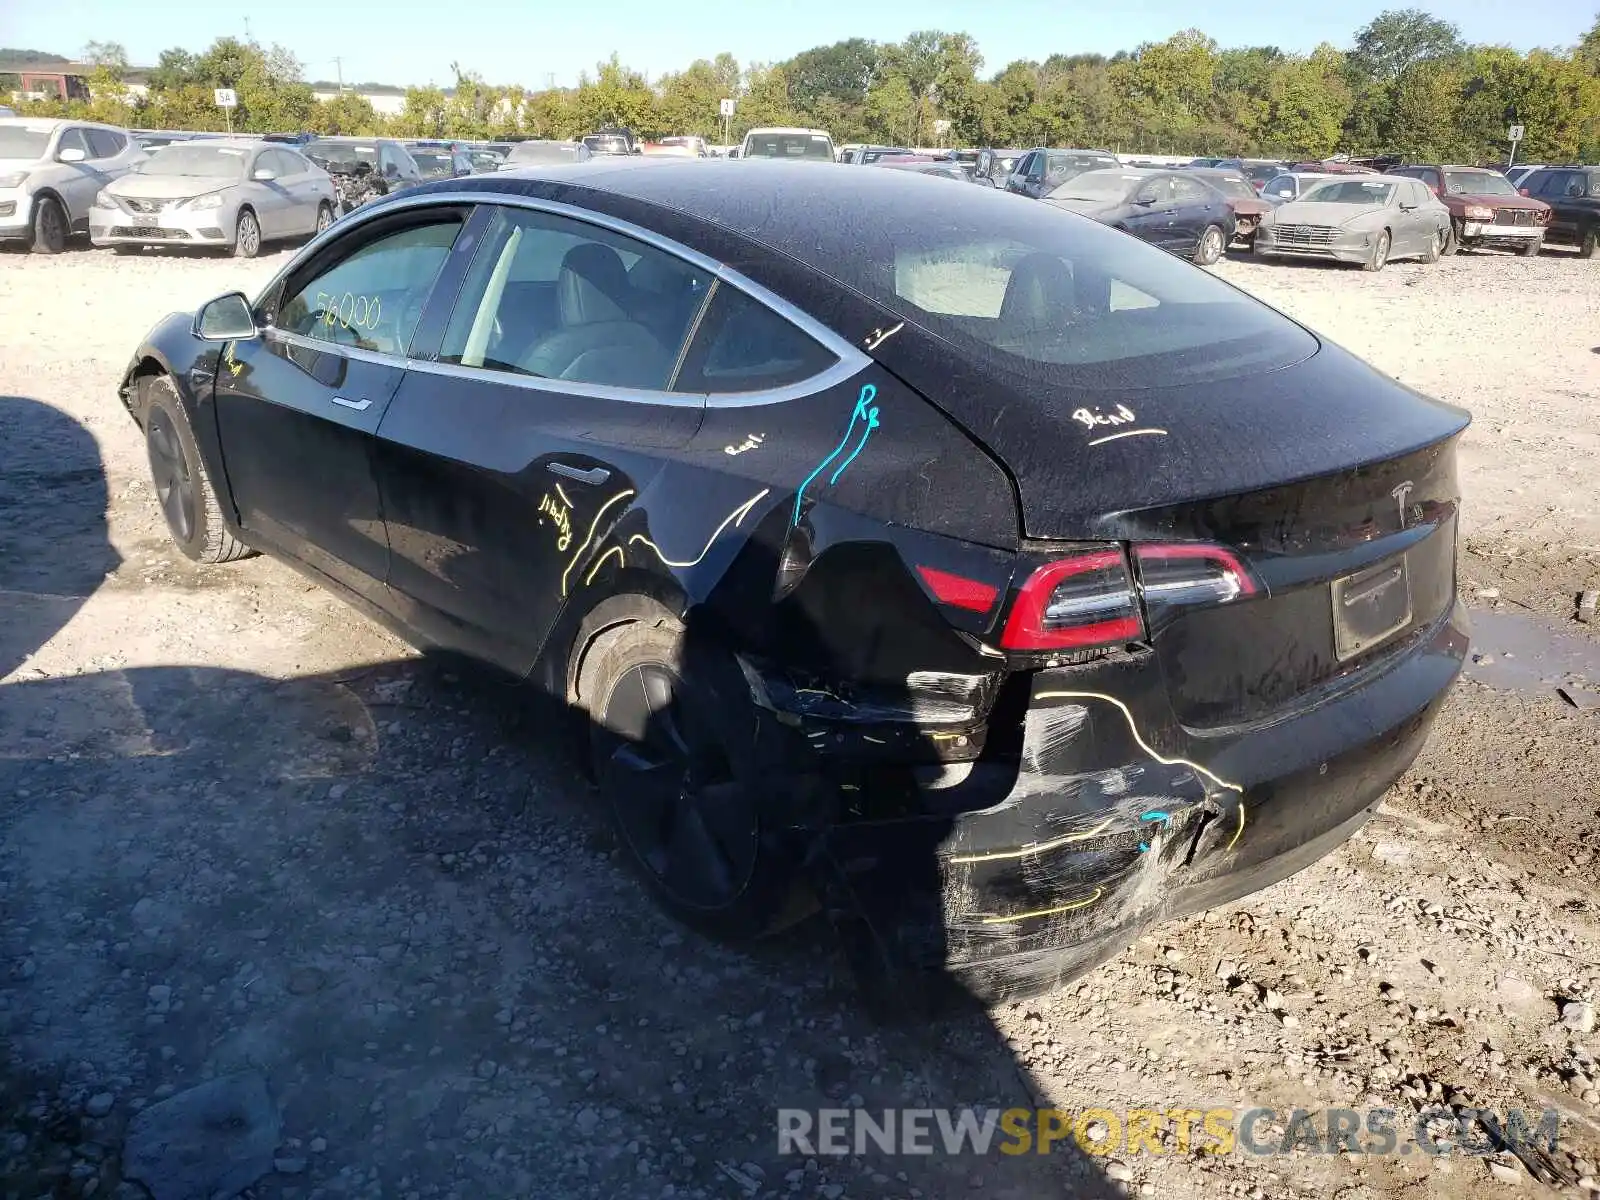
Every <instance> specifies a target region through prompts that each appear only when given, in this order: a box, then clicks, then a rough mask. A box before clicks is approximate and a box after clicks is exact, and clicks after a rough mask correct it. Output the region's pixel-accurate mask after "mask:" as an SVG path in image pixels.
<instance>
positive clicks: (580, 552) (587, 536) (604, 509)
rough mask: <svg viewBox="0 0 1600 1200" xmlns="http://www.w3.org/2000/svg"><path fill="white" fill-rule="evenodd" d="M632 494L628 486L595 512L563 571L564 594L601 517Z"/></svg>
mask: <svg viewBox="0 0 1600 1200" xmlns="http://www.w3.org/2000/svg"><path fill="white" fill-rule="evenodd" d="M631 495H633V489H632V488H628V489H627V490H626V491H622V492H618V493H617V494H616V495H615V496H613V497H611V499H609V500H607V501H606V502H605V503H604V504H602V505H601V506H600V511H599V512H597V513H595V514H594V520H593V521H591V522H590V523H589V532H588V533H587V534H585V535H584V539H583V545H581V546H579V547H578V549H577V551H576V552H575V553H574V554H573V556H572V558H571V559H569V560H568V562H567V569H566V570H564V571H562V572H561V594H562V595H563V596H565V595H566V594H567V586H568V581H569V580H570V579H571V577H572V569H573V568H574V567H576V566H577V565H578V561H579V560H580V559H581V558H583V556H584V554H585V552H587V551H588V549H589V545H590V543H592V542H593V541H594V534H595V530H597V529H598V528H600V519H601V518H602V517H604V516H605V515H606V513H607V512H608V511H609V510H610V509H611V507H612V506H613V505H615V504H617V503H618V502H619V501H622V500H626V499H627V498H628V497H629V496H631Z"/></svg>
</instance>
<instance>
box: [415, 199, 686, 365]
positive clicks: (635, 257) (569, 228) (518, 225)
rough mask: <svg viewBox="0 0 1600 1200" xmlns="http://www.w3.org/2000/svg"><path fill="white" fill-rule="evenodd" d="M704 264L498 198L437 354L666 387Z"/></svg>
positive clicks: (467, 362)
mask: <svg viewBox="0 0 1600 1200" xmlns="http://www.w3.org/2000/svg"><path fill="white" fill-rule="evenodd" d="M710 286H711V276H710V273H709V272H706V271H702V270H701V269H700V268H699V267H696V266H694V265H693V264H691V263H688V262H685V261H683V260H682V259H679V258H676V257H674V256H673V255H671V254H668V253H667V252H666V251H664V250H660V249H658V248H656V247H654V246H650V245H646V244H645V243H643V242H638V241H635V240H634V239H632V238H630V237H626V236H624V235H622V234H619V233H615V232H613V231H612V230H609V229H605V228H602V227H600V226H597V225H589V224H586V223H584V222H582V221H574V220H571V219H570V218H567V217H561V216H556V215H554V214H552V213H544V212H534V211H529V210H521V209H500V210H498V212H497V213H496V215H495V218H494V223H493V225H492V226H491V228H490V230H489V231H488V232H487V233H486V234H485V235H484V238H483V241H482V244H481V245H480V247H479V249H478V251H477V253H476V255H474V257H473V260H472V266H471V268H470V269H469V271H468V272H467V278H466V281H465V282H464V283H463V284H462V287H461V295H460V298H459V299H458V300H457V302H456V308H455V312H454V313H453V314H452V315H451V318H450V324H449V326H448V328H447V329H446V330H445V335H444V341H443V343H442V345H441V348H440V354H439V360H440V361H441V362H447V363H454V364H456V365H458V366H463V367H481V368H484V369H485V370H494V371H509V372H512V373H515V374H519V375H529V376H534V377H537V378H541V379H559V380H565V381H567V382H570V383H580V384H599V385H605V386H610V387H624V388H638V389H642V390H648V391H665V390H667V388H668V387H669V385H670V383H671V380H672V376H673V374H674V373H675V372H676V370H677V368H678V362H679V358H680V355H681V353H682V351H683V346H684V342H685V340H686V339H687V337H688V335H689V330H690V327H691V325H692V324H693V322H694V318H695V316H696V314H697V313H698V312H699V311H700V308H701V307H702V306H703V305H704V303H705V299H706V294H707V292H708V291H709V290H710Z"/></svg>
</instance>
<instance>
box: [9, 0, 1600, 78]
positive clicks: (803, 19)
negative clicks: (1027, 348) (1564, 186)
mask: <svg viewBox="0 0 1600 1200" xmlns="http://www.w3.org/2000/svg"><path fill="white" fill-rule="evenodd" d="M1409 5H1415V6H1417V7H1422V8H1426V9H1427V10H1428V11H1430V12H1432V13H1433V14H1434V15H1435V16H1437V17H1441V18H1443V19H1444V20H1447V21H1452V22H1454V23H1455V24H1456V25H1458V26H1459V27H1460V29H1461V32H1462V35H1463V36H1464V37H1465V38H1466V39H1467V40H1468V41H1469V42H1488V43H1496V44H1506V45H1511V46H1514V47H1516V48H1518V49H1521V50H1527V49H1531V48H1532V47H1534V46H1548V47H1563V46H1570V45H1573V44H1574V43H1576V42H1577V41H1578V39H1579V38H1580V37H1581V36H1582V35H1583V33H1584V31H1585V30H1587V29H1588V28H1589V26H1590V25H1591V24H1593V22H1594V20H1595V16H1596V11H1597V9H1600V0H1514V2H1510V3H1508V2H1507V0H1433V2H1432V3H1428V2H1427V0H1389V2H1388V3H1382V2H1381V0H1379V2H1374V0H1349V2H1346V3H1329V2H1327V0H1321V2H1316V0H1265V2H1264V3H1254V4H1223V5H1216V6H1211V12H1210V13H1209V14H1208V15H1206V16H1204V17H1203V18H1202V17H1201V16H1200V15H1199V14H1200V13H1201V12H1202V11H1204V9H1205V8H1206V7H1208V6H1202V5H1197V4H1195V3H1194V0H1123V2H1122V3H1106V0H878V2H877V3H876V4H864V3H862V2H861V0H743V2H742V3H734V2H732V0H604V2H603V3H602V4H558V3H551V2H550V0H545V2H544V3H529V2H528V0H462V2H461V3H459V4H443V5H441V4H438V3H423V2H421V0H387V2H385V3H382V4H370V3H369V4H360V3H358V4H342V3H338V2H337V0H332V2H330V0H272V2H271V3H269V4H263V5H238V6H235V5H230V4H229V3H227V0H222V2H221V3H217V2H215V0H213V2H212V3H200V4H197V3H195V2H194V0H136V2H134V3H128V2H127V0H46V2H43V3H28V2H27V0H0V45H4V46H17V47H26V48H28V49H33V50H47V51H51V52H53V53H57V54H64V55H72V56H75V55H77V54H78V53H79V52H80V51H81V50H82V48H83V46H84V45H85V43H87V42H90V41H109V42H121V43H122V44H123V45H124V46H125V47H126V48H127V50H128V55H129V58H130V59H131V60H132V62H133V63H134V64H135V65H136V66H149V65H152V64H154V62H155V60H156V57H157V55H158V54H159V53H160V52H161V51H162V50H164V49H166V48H167V47H169V46H172V45H175V44H181V45H183V46H184V47H185V48H187V49H191V50H199V49H203V48H204V47H205V46H207V45H209V44H210V43H211V42H212V40H214V39H215V38H217V37H220V36H223V35H229V34H231V35H233V36H241V37H242V36H244V35H245V34H246V33H247V32H248V34H249V35H250V36H252V37H254V38H256V39H257V40H258V41H261V42H264V43H268V44H270V43H273V42H279V43H282V44H283V45H284V46H286V47H287V48H288V49H290V50H291V51H293V52H294V53H295V54H296V55H297V56H298V57H299V58H300V61H301V62H302V63H303V64H304V67H305V72H306V78H308V79H333V78H335V77H336V75H337V72H338V70H339V66H337V65H336V64H335V62H334V59H335V56H338V57H340V58H342V59H343V63H342V69H343V77H344V80H345V82H346V83H357V82H366V81H375V82H380V83H392V84H399V85H407V84H425V83H429V82H433V83H438V84H447V83H449V82H451V81H452V79H453V76H452V74H451V70H450V64H451V63H452V62H459V63H460V64H461V66H462V67H463V69H466V70H475V71H477V72H479V73H480V74H481V75H483V76H484V78H485V79H487V80H488V81H489V82H490V83H501V84H506V83H520V84H523V85H524V86H529V87H543V86H547V85H548V84H549V83H550V82H551V81H552V77H553V81H554V82H555V83H556V84H558V85H570V84H574V83H576V82H577V79H578V74H579V72H580V71H583V70H586V69H587V70H592V69H593V66H594V64H595V63H596V62H597V61H599V60H601V59H604V58H607V57H609V56H610V54H611V52H612V51H616V53H617V54H618V55H619V56H620V57H621V59H622V61H623V62H624V63H625V64H627V65H628V66H631V67H634V68H635V69H638V70H642V71H644V72H646V73H647V74H648V75H650V76H651V77H652V78H654V77H656V76H658V75H661V74H663V73H665V72H667V71H673V70H678V69H681V68H683V67H685V66H687V65H688V64H689V63H690V62H692V61H694V59H696V58H711V57H713V56H714V55H715V54H717V52H718V51H722V50H727V51H729V52H730V53H732V54H733V55H734V57H735V58H737V59H738V60H739V62H740V63H741V64H746V63H749V62H775V61H779V60H781V59H785V58H788V57H789V56H791V55H793V54H796V53H798V52H799V51H801V50H805V49H808V48H809V47H812V46H818V45H825V44H827V43H829V42H835V41H839V40H841V39H844V38H850V37H865V38H870V39H872V40H874V41H898V40H900V39H901V38H903V37H905V35H906V34H908V33H910V32H911V31H913V30H917V29H942V30H945V31H949V32H958V31H959V32H965V33H969V34H971V35H972V36H973V37H975V38H976V39H977V41H978V45H979V48H980V49H981V50H982V52H983V56H984V60H985V65H984V69H985V71H986V72H994V71H998V70H999V69H1000V68H1001V67H1003V66H1005V65H1006V64H1007V63H1009V62H1011V61H1013V60H1015V59H1019V58H1033V59H1042V58H1045V57H1047V56H1048V55H1050V54H1052V53H1057V52H1060V53H1067V54H1072V53H1092V52H1097V53H1101V54H1111V53H1114V52H1115V51H1117V50H1123V49H1129V50H1131V49H1133V48H1134V47H1135V46H1137V45H1138V44H1139V43H1140V42H1146V41H1160V40H1161V39H1163V38H1166V37H1168V36H1170V35H1171V34H1173V33H1176V32H1177V31H1178V30H1180V29H1186V28H1189V27H1191V26H1195V25H1198V26H1200V27H1201V28H1202V29H1203V30H1204V31H1205V32H1206V33H1207V34H1209V35H1210V36H1211V37H1213V38H1215V39H1216V40H1217V41H1218V42H1219V43H1221V44H1222V45H1223V46H1247V45H1248V46H1259V45H1276V46H1279V47H1281V48H1283V49H1285V50H1298V51H1305V50H1310V49H1311V48H1312V47H1314V46H1315V45H1316V44H1317V43H1319V42H1323V41H1328V42H1332V43H1333V44H1334V45H1336V46H1347V45H1349V44H1350V42H1351V40H1352V38H1353V36H1354V33H1355V31H1356V30H1357V29H1359V28H1360V27H1361V26H1362V25H1364V24H1365V23H1366V22H1367V21H1369V20H1370V19H1371V18H1372V17H1374V16H1376V15H1377V14H1378V13H1379V12H1381V11H1382V10H1383V9H1385V8H1401V7H1407V6H1409ZM441 17H442V18H443V19H441ZM153 31H160V32H153Z"/></svg>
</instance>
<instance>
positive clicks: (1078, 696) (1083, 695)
mask: <svg viewBox="0 0 1600 1200" xmlns="http://www.w3.org/2000/svg"><path fill="white" fill-rule="evenodd" d="M1034 699H1035V700H1104V701H1105V702H1106V703H1107V704H1114V705H1116V707H1117V710H1118V711H1119V712H1121V713H1122V716H1123V719H1124V720H1126V721H1127V722H1128V731H1129V732H1130V733H1132V734H1133V740H1134V741H1136V742H1138V743H1139V749H1141V750H1143V751H1144V752H1145V753H1146V754H1148V755H1149V756H1150V757H1151V758H1153V759H1155V760H1156V761H1157V762H1158V763H1160V764H1162V765H1163V766H1167V767H1188V768H1189V769H1190V770H1192V771H1198V772H1199V773H1200V774H1202V775H1204V776H1205V777H1206V778H1207V779H1209V780H1211V782H1213V783H1215V784H1216V785H1217V786H1219V787H1225V788H1227V789H1228V790H1229V791H1230V792H1238V793H1239V794H1240V795H1243V794H1244V789H1243V788H1242V787H1240V786H1239V785H1238V784H1237V783H1229V782H1228V781H1227V780H1226V779H1223V778H1222V777H1221V776H1220V775H1215V774H1213V773H1212V772H1210V771H1208V770H1206V769H1205V768H1204V767H1202V766H1201V765H1200V764H1199V763H1197V762H1190V761H1189V760H1188V759H1187V758H1167V757H1165V756H1164V755H1161V754H1157V753H1156V752H1155V750H1154V749H1153V748H1152V747H1151V746H1150V745H1149V744H1148V743H1147V742H1146V741H1145V740H1144V739H1143V738H1142V737H1140V736H1139V727H1138V726H1137V725H1135V724H1134V722H1133V714H1132V713H1131V712H1129V711H1128V706H1127V705H1126V704H1124V703H1123V702H1122V701H1121V700H1118V699H1117V698H1116V697H1115V696H1107V695H1104V694H1102V693H1100V692H1039V693H1038V694H1037V695H1035V696H1034Z"/></svg>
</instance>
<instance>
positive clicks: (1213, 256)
mask: <svg viewBox="0 0 1600 1200" xmlns="http://www.w3.org/2000/svg"><path fill="white" fill-rule="evenodd" d="M1227 242H1228V239H1227V235H1226V234H1224V233H1223V232H1222V227H1221V226H1220V225H1207V226H1206V228H1205V232H1204V233H1202V234H1201V235H1200V242H1199V244H1198V245H1196V246H1195V248H1194V260H1193V261H1194V262H1195V264H1196V265H1198V266H1202V267H1209V266H1210V265H1211V264H1212V263H1214V262H1216V261H1217V259H1219V258H1221V257H1222V251H1223V248H1224V247H1225V246H1226V245H1227Z"/></svg>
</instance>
